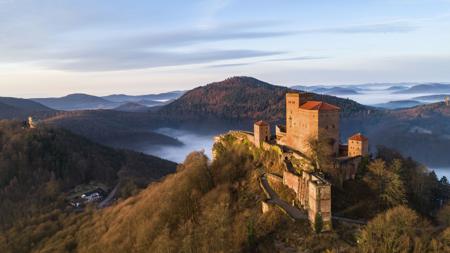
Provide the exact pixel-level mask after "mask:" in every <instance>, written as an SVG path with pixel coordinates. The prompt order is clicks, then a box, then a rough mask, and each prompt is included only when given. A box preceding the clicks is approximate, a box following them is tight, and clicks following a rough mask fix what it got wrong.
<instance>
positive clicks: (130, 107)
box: [113, 102, 149, 112]
mask: <svg viewBox="0 0 450 253" xmlns="http://www.w3.org/2000/svg"><path fill="white" fill-rule="evenodd" d="M113 110H114V111H121V112H146V111H148V110H149V108H148V107H147V106H145V105H142V104H139V103H134V102H128V103H125V104H122V105H120V106H118V107H116V108H114V109H113Z"/></svg>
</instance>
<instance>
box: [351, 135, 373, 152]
mask: <svg viewBox="0 0 450 253" xmlns="http://www.w3.org/2000/svg"><path fill="white" fill-rule="evenodd" d="M368 154H369V139H368V138H367V137H365V136H364V135H362V134H360V133H358V134H355V135H353V136H351V137H350V138H348V156H349V157H356V156H366V155H368Z"/></svg>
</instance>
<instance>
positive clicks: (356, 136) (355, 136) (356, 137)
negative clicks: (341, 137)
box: [348, 133, 369, 141]
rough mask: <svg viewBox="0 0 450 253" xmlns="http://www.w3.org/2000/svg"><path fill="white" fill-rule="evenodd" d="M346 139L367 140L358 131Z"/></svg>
mask: <svg viewBox="0 0 450 253" xmlns="http://www.w3.org/2000/svg"><path fill="white" fill-rule="evenodd" d="M348 139H349V140H352V141H367V140H369V139H368V138H367V137H366V136H364V135H362V134H360V133H357V134H355V135H353V136H351V137H350V138H348Z"/></svg>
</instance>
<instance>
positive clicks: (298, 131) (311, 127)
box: [286, 93, 340, 154]
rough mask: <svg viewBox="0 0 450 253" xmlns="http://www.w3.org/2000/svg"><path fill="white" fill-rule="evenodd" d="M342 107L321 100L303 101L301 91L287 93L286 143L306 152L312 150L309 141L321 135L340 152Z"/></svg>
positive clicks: (335, 151)
mask: <svg viewBox="0 0 450 253" xmlns="http://www.w3.org/2000/svg"><path fill="white" fill-rule="evenodd" d="M339 117H340V108H339V107H337V106H334V105H331V104H328V103H325V102H321V101H308V102H305V103H301V98H300V94H299V93H287V94H286V145H287V146H289V147H291V148H294V149H296V150H298V151H300V152H302V153H304V154H308V153H309V152H310V150H309V149H310V147H309V146H310V145H309V141H311V140H319V137H320V138H322V139H324V140H326V141H327V142H328V143H329V144H330V145H331V150H332V152H333V153H334V154H337V153H338V152H339Z"/></svg>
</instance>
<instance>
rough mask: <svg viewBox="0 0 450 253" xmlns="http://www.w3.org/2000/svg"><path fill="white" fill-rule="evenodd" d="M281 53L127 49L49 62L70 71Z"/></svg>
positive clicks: (159, 65)
mask: <svg viewBox="0 0 450 253" xmlns="http://www.w3.org/2000/svg"><path fill="white" fill-rule="evenodd" d="M282 53H284V52H278V51H257V50H202V51H195V52H187V53H178V52H177V53H174V52H160V51H154V52H136V51H125V52H110V53H108V54H101V53H99V54H94V55H90V56H89V57H81V58H79V59H70V60H66V61H50V62H48V63H47V65H48V66H49V67H51V68H55V69H64V70H71V71H114V70H127V69H142V68H155V67H167V66H179V65H189V64H201V63H210V62H215V61H222V60H230V59H243V58H254V57H261V56H272V55H278V54H282Z"/></svg>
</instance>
